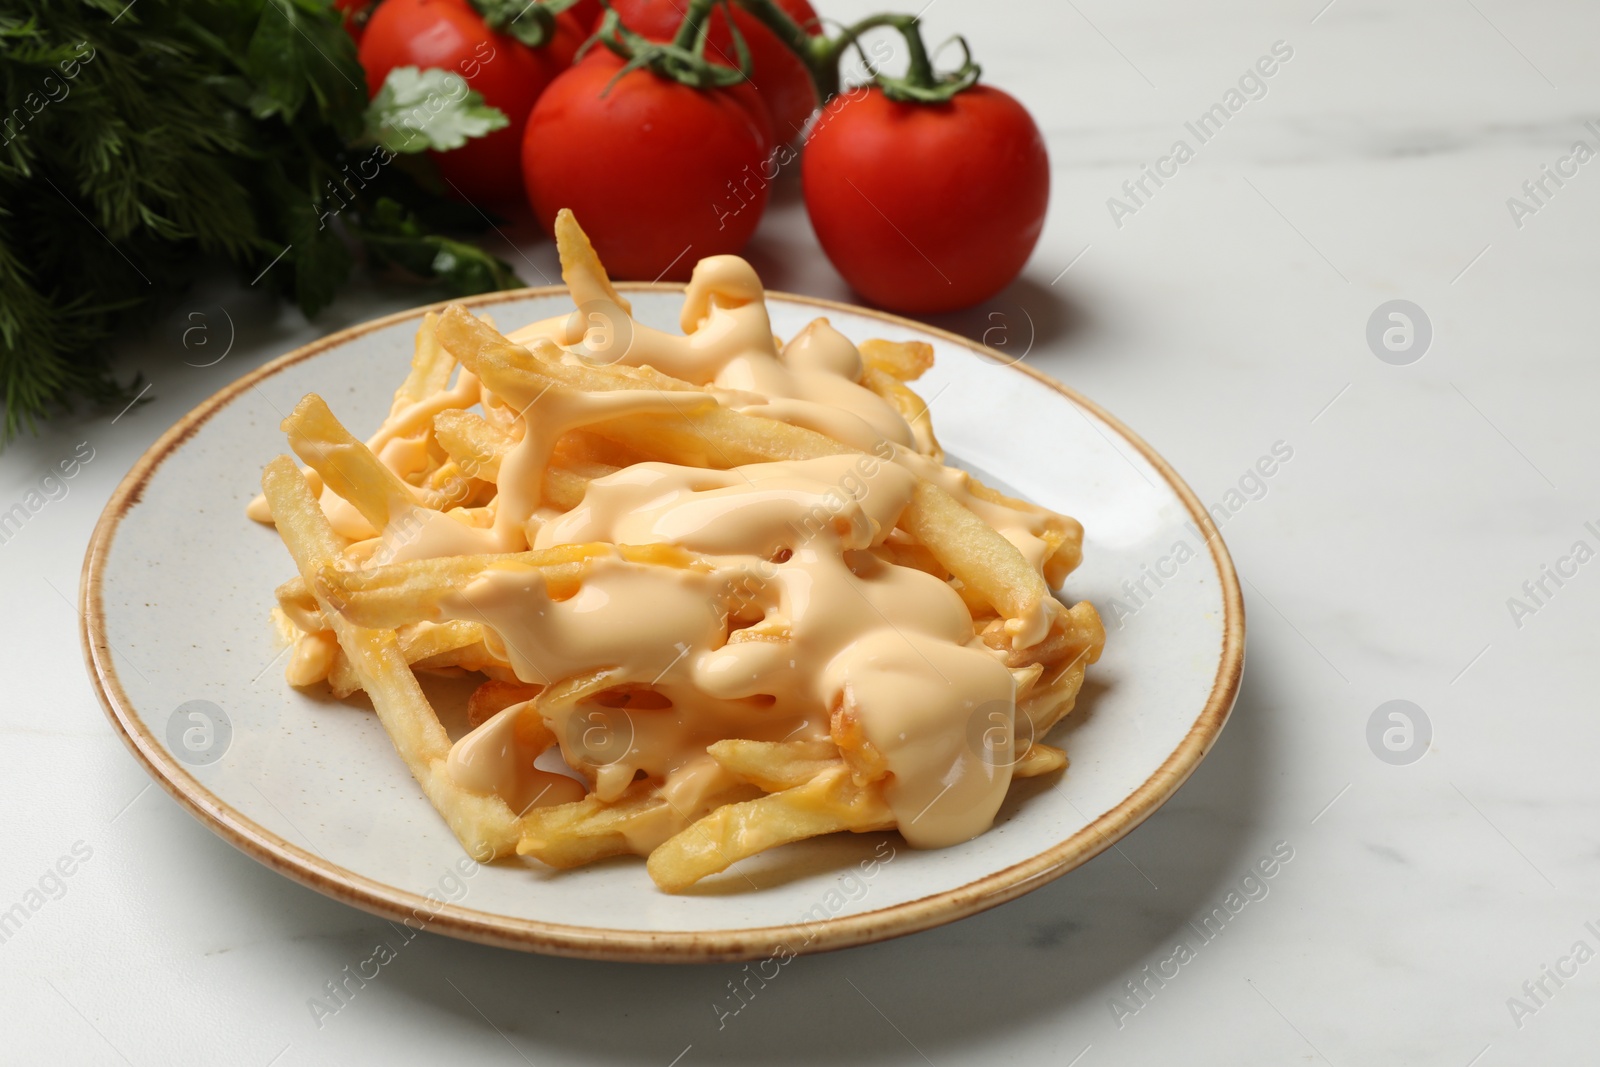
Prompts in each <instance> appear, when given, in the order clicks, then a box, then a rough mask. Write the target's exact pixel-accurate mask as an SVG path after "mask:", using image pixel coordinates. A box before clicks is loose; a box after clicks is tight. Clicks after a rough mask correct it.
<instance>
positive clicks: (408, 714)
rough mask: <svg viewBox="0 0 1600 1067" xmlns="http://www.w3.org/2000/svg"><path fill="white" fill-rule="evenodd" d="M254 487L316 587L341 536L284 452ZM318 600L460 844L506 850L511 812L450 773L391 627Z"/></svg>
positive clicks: (433, 721) (478, 852)
mask: <svg viewBox="0 0 1600 1067" xmlns="http://www.w3.org/2000/svg"><path fill="white" fill-rule="evenodd" d="M261 487H262V490H263V491H264V492H265V494H266V497H267V500H268V501H269V502H270V504H271V506H272V514H273V516H274V518H275V519H276V521H277V526H278V531H279V533H280V534H281V535H282V536H283V542H284V544H285V546H287V547H288V549H289V554H290V556H292V557H293V558H294V561H295V566H296V567H298V568H299V570H300V576H301V577H302V578H304V579H305V580H306V584H307V587H308V588H312V589H315V588H316V582H315V580H314V578H313V575H314V574H315V573H316V572H317V570H318V569H319V568H320V567H322V566H324V565H326V564H328V563H331V562H332V561H333V560H334V559H335V558H336V557H337V556H338V555H339V553H340V551H342V550H343V548H344V544H343V539H342V538H340V537H339V536H338V535H337V534H335V533H334V532H333V528H332V527H331V526H329V525H328V520H327V518H326V517H325V516H324V515H323V514H322V508H321V507H320V506H319V505H318V503H317V501H316V499H315V498H314V497H313V496H312V495H311V492H310V490H309V489H308V488H307V487H306V480H305V478H304V477H303V476H302V475H301V473H300V470H299V468H297V467H296V466H295V465H294V463H293V461H292V460H290V459H289V458H288V457H287V456H280V457H278V458H277V459H275V460H273V461H272V462H271V463H269V464H267V468H266V470H265V472H264V473H263V475H262V479H261ZM317 600H318V603H319V605H320V606H321V608H322V611H323V614H324V615H325V616H326V617H327V619H328V620H329V622H330V623H331V625H332V627H333V632H334V634H335V636H336V637H337V638H338V640H339V647H340V648H341V649H343V650H344V654H345V655H346V656H347V657H348V658H349V659H350V662H351V665H352V666H353V667H354V668H355V672H356V676H357V677H358V678H359V679H360V680H361V687H362V688H363V689H365V690H366V691H367V695H368V696H369V697H370V698H371V699H372V706H373V709H374V710H376V711H377V713H378V720H379V721H380V722H381V723H382V724H383V728H384V730H385V731H386V732H387V733H388V735H389V739H390V741H392V742H393V743H394V747H395V751H396V752H398V753H399V754H400V758H401V759H402V760H404V761H405V764H406V767H407V768H408V769H409V770H410V771H411V774H412V776H413V777H414V778H415V779H416V780H417V783H418V784H419V785H420V786H421V787H422V791H423V792H424V793H425V794H426V795H427V797H428V799H429V800H430V801H431V802H432V803H433V806H434V807H435V808H436V809H438V811H439V813H440V814H441V815H443V816H444V819H445V822H446V823H448V824H449V826H450V829H451V831H452V832H454V833H455V835H456V838H457V839H458V840H459V841H460V842H461V844H462V846H463V847H464V848H466V850H467V851H468V852H469V853H470V854H471V855H472V856H473V857H474V858H475V859H478V860H479V861H487V860H489V859H490V858H492V857H496V856H503V855H506V854H508V853H509V852H511V850H513V849H514V848H515V847H516V842H517V839H518V837H519V836H520V834H519V830H518V827H517V824H516V816H515V815H514V814H513V813H512V811H511V809H510V807H508V806H507V805H506V802H505V801H503V800H501V799H500V798H499V797H495V796H483V795H480V794H477V793H472V792H469V791H467V790H465V789H462V788H461V787H460V786H459V785H457V784H456V782H455V780H454V779H453V778H451V777H450V772H449V770H448V768H447V765H446V760H447V759H448V757H449V755H450V736H449V735H448V734H446V733H445V730H444V727H443V726H441V725H440V724H439V719H438V717H437V716H436V715H434V713H433V708H432V707H431V706H430V705H429V704H428V699H427V697H426V696H424V695H423V693H422V689H421V688H420V687H419V686H418V685H417V680H416V678H415V677H414V676H413V675H412V673H411V669H410V667H409V666H407V664H406V661H405V657H404V655H403V654H402V653H401V651H400V648H399V642H398V641H397V640H396V638H395V635H394V632H393V631H392V630H369V629H364V628H362V627H360V626H357V625H356V624H354V623H352V622H350V621H349V620H347V619H345V618H343V617H342V616H340V615H339V613H338V612H336V611H334V610H333V609H332V608H331V607H330V606H329V605H328V603H327V602H326V600H324V599H323V598H322V597H320V596H319V597H318V598H317Z"/></svg>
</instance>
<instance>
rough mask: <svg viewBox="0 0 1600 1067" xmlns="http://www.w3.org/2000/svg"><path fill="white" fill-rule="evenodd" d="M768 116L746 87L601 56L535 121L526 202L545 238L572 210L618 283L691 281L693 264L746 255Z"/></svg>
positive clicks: (552, 93)
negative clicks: (563, 212)
mask: <svg viewBox="0 0 1600 1067" xmlns="http://www.w3.org/2000/svg"><path fill="white" fill-rule="evenodd" d="M707 66H710V65H709V64H708V65H707ZM630 67H631V69H629V68H630ZM702 73H704V72H702ZM712 77H714V76H712ZM762 108H763V105H762V104H761V102H760V100H758V99H756V98H755V97H754V96H753V95H751V94H750V92H749V90H748V89H747V88H746V87H744V86H739V85H719V84H716V83H715V82H714V81H712V82H708V83H707V84H705V85H700V86H696V85H690V84H684V83H683V82H681V81H679V80H675V79H674V78H672V77H668V76H667V75H665V74H661V73H657V72H656V71H655V70H653V69H651V67H650V66H648V65H642V66H636V65H633V64H632V63H631V62H630V61H629V60H626V59H624V58H623V57H621V56H617V55H614V54H613V53H612V52H610V51H608V50H606V49H604V48H596V49H595V50H594V52H592V53H591V54H590V55H589V56H588V57H586V58H585V59H583V60H582V61H581V62H579V63H578V64H577V65H576V66H574V67H573V68H572V69H571V70H568V71H567V72H566V73H564V74H562V75H561V76H560V77H558V78H557V79H556V80H555V81H554V82H552V83H551V85H550V87H549V88H548V89H547V90H545V93H544V95H543V96H541V97H540V98H539V102H538V103H537V104H536V105H535V106H534V109H533V113H532V114H531V115H529V116H528V124H527V132H526V133H525V134H524V138H523V143H522V165H523V177H524V180H525V181H526V184H527V192H528V202H529V204H530V206H531V207H532V208H533V213H534V215H535V217H537V218H538V220H539V223H540V225H542V226H543V227H544V228H545V230H546V231H547V232H553V228H554V225H555V217H556V212H558V211H559V210H560V209H562V208H570V209H572V211H573V213H574V214H576V215H577V216H578V218H579V219H580V220H581V221H582V223H583V226H584V230H585V231H586V232H587V233H588V235H589V239H590V241H592V242H593V243H594V247H595V251H596V252H598V253H599V255H600V258H601V259H602V260H603V261H604V262H605V264H606V267H607V269H608V270H610V271H611V272H612V273H613V274H615V275H616V276H617V277H619V278H634V279H644V280H655V279H659V278H671V279H678V280H682V279H686V278H688V277H689V274H690V272H691V271H692V270H693V268H694V265H695V262H696V261H697V260H699V259H701V258H703V257H705V256H714V255H719V254H724V253H733V252H738V251H739V250H740V249H742V248H743V247H744V245H745V243H746V242H747V241H748V240H749V239H750V235H751V234H752V233H754V232H755V228H756V224H757V223H758V222H760V221H761V214H762V212H763V211H764V210H765V208H766V203H767V183H766V182H765V181H763V180H761V179H760V177H759V175H760V173H761V167H762V164H763V163H764V162H765V160H766V157H767V154H768V152H769V151H770V148H771V143H770V133H769V129H770V127H767V124H766V123H765V122H763V121H761V119H764V118H765V115H764V113H762V112H759V111H757V110H756V109H762ZM767 122H770V120H767ZM764 127H766V128H764Z"/></svg>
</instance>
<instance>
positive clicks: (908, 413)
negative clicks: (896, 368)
mask: <svg viewBox="0 0 1600 1067" xmlns="http://www.w3.org/2000/svg"><path fill="white" fill-rule="evenodd" d="M861 384H862V385H864V386H866V387H867V388H868V389H871V390H872V391H873V392H874V393H877V394H878V395H879V396H881V397H883V398H884V399H885V400H887V401H888V402H889V403H890V404H892V405H894V409H895V410H896V411H898V412H899V413H900V417H901V418H902V419H905V420H906V425H907V426H909V427H911V435H912V436H913V437H914V438H915V439H916V442H917V451H918V452H921V453H922V454H923V455H925V456H931V457H932V458H933V459H935V460H937V461H938V462H940V463H943V462H944V449H942V448H940V447H939V439H938V438H937V437H936V436H934V433H933V418H932V416H930V415H929V414H928V405H927V404H925V403H923V400H922V398H921V397H920V396H918V395H917V394H916V393H914V392H912V391H911V389H910V387H909V386H907V385H906V384H905V383H904V382H902V381H901V380H900V379H899V378H896V377H895V376H894V375H892V374H889V373H888V372H886V371H881V370H879V369H878V368H876V367H871V366H869V367H867V369H866V370H865V371H863V372H862V374H861Z"/></svg>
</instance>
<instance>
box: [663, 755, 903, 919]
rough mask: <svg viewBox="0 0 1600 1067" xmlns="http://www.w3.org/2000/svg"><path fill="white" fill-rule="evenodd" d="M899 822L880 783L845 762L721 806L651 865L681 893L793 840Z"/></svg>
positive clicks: (680, 835)
mask: <svg viewBox="0 0 1600 1067" xmlns="http://www.w3.org/2000/svg"><path fill="white" fill-rule="evenodd" d="M893 827H894V814H893V813H892V812H891V811H890V810H889V805H888V804H887V802H885V801H884V799H883V792H882V789H881V787H880V786H879V784H878V783H873V784H872V785H869V786H866V787H861V786H857V785H856V784H855V782H854V781H852V779H851V777H850V769H849V768H848V767H846V766H844V765H843V764H842V763H841V764H838V765H837V766H834V767H832V768H830V769H828V770H825V771H823V772H822V773H821V774H819V775H817V776H816V777H815V778H813V779H811V781H809V782H807V783H805V784H804V785H799V786H795V787H794V788H793V789H785V790H784V791H783V792H781V793H769V794H767V795H766V796H764V797H760V798H758V799H756V800H747V801H745V802H743V803H741V804H725V805H723V806H722V807H719V808H717V809H716V810H715V811H713V812H711V813H710V814H709V815H706V816H705V817H704V818H701V819H700V820H698V821H697V822H695V823H693V824H692V825H690V826H689V827H688V828H687V829H685V830H683V831H681V832H679V833H677V834H675V835H674V836H673V837H672V838H671V839H670V840H668V841H666V842H665V843H664V844H662V845H661V846H660V847H659V848H657V849H656V850H655V851H653V852H651V853H650V859H649V860H648V861H647V862H646V864H645V866H646V867H647V868H648V869H649V871H650V877H651V878H652V879H654V880H655V883H656V885H658V886H660V887H661V888H662V889H664V890H666V891H667V892H669V893H676V892H680V891H682V890H684V889H687V888H688V887H689V886H691V885H693V884H694V883H696V882H698V881H699V880H700V879H702V878H705V877H707V876H709V875H713V874H716V873H718V872H719V871H724V870H727V869H728V868H729V867H731V866H732V865H733V864H735V863H738V862H739V861H740V860H742V859H747V858H749V857H750V856H754V855H755V854H756V853H758V852H765V851H766V850H767V849H769V848H776V847H777V846H779V845H786V844H788V843H790V842H791V841H802V840H804V839H805V838H808V837H817V836H819V835H821V834H831V833H835V832H836V831H839V830H851V831H854V832H857V833H861V832H865V831H867V830H888V829H892V828H893Z"/></svg>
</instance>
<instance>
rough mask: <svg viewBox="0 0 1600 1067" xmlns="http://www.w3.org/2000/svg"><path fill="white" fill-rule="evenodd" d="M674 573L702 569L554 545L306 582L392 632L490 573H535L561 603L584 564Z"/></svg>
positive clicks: (628, 552) (683, 561)
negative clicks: (618, 563) (608, 562)
mask: <svg viewBox="0 0 1600 1067" xmlns="http://www.w3.org/2000/svg"><path fill="white" fill-rule="evenodd" d="M602 557H605V558H617V559H622V560H625V561H627V562H629V563H642V564H653V565H660V566H669V567H670V566H675V567H700V568H705V567H707V566H708V565H707V564H705V563H703V562H701V561H700V560H699V559H698V558H697V557H695V556H693V555H691V554H690V553H688V552H685V551H684V550H683V549H681V548H677V547H676V546H673V545H611V544H603V543H599V542H596V543H593V544H584V545H558V546H556V547H554V548H545V549H539V550H537V551H532V552H505V553H493V554H486V555H477V556H442V557H440V558H438V559H418V560H409V561H407V562H405V563H389V564H385V565H383V566H379V567H369V568H367V569H365V570H351V569H350V568H349V567H348V566H346V565H345V564H344V563H342V562H340V561H337V560H327V561H325V562H322V563H320V564H318V565H317V569H316V571H315V574H314V576H313V578H312V581H313V583H315V588H316V589H317V591H318V599H319V600H322V601H325V602H327V603H331V604H334V605H335V606H336V607H337V609H338V610H339V611H340V612H341V613H342V614H343V615H344V616H345V617H346V618H348V619H350V620H351V621H352V622H355V623H357V624H358V625H361V626H376V627H387V628H391V629H392V628H395V627H399V626H405V625H407V624H408V623H413V622H438V621H440V620H441V618H442V614H441V610H442V605H443V603H444V601H445V600H446V598H448V597H449V596H450V595H451V594H452V593H454V592H456V591H458V590H459V589H461V587H463V586H465V585H467V584H468V583H470V582H472V581H473V580H474V579H475V578H477V577H478V576H479V575H481V574H483V573H484V572H485V571H488V570H491V569H526V570H533V571H538V572H539V575H540V576H541V577H542V578H543V579H544V583H545V589H546V591H547V592H549V594H550V596H551V597H553V598H554V599H556V600H561V599H564V598H566V597H569V596H572V595H573V594H574V593H576V592H577V591H578V587H579V583H580V582H581V581H582V579H583V575H584V574H585V572H586V571H587V569H588V564H589V563H590V562H591V561H592V560H595V559H599V558H602Z"/></svg>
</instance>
